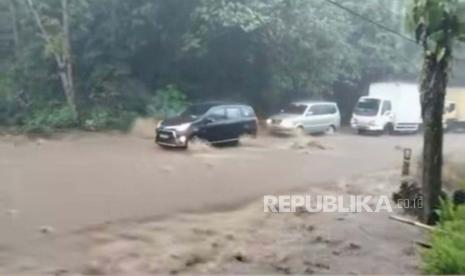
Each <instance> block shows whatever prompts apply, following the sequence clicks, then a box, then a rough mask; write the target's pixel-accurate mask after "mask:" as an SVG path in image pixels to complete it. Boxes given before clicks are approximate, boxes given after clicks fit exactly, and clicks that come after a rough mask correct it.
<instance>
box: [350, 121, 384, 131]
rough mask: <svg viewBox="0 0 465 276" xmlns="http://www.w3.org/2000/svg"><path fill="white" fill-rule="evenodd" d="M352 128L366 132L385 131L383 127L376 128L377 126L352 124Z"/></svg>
mask: <svg viewBox="0 0 465 276" xmlns="http://www.w3.org/2000/svg"><path fill="white" fill-rule="evenodd" d="M351 126H352V128H353V129H355V130H365V131H382V130H383V127H382V126H376V125H365V124H356V123H352V124H351Z"/></svg>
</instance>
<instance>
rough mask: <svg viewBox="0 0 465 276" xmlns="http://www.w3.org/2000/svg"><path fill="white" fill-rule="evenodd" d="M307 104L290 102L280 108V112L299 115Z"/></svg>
mask: <svg viewBox="0 0 465 276" xmlns="http://www.w3.org/2000/svg"><path fill="white" fill-rule="evenodd" d="M306 109H307V106H306V105H304V104H290V105H288V106H286V107H285V108H283V109H282V110H281V112H282V113H287V114H298V115H301V114H303V113H304V112H305V110H306Z"/></svg>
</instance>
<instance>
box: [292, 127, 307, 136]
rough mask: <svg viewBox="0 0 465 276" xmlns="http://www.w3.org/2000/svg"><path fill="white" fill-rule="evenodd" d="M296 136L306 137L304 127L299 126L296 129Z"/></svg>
mask: <svg viewBox="0 0 465 276" xmlns="http://www.w3.org/2000/svg"><path fill="white" fill-rule="evenodd" d="M295 134H296V135H297V136H305V135H306V134H307V133H305V129H304V127H303V126H299V127H297V128H296V129H295Z"/></svg>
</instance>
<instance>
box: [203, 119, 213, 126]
mask: <svg viewBox="0 0 465 276" xmlns="http://www.w3.org/2000/svg"><path fill="white" fill-rule="evenodd" d="M214 121H215V119H213V117H207V118H205V120H204V123H205V124H206V125H208V124H211V123H213V122H214Z"/></svg>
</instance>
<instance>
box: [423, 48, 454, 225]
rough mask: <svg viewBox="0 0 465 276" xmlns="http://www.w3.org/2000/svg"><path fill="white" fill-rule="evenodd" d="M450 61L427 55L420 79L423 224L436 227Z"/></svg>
mask: <svg viewBox="0 0 465 276" xmlns="http://www.w3.org/2000/svg"><path fill="white" fill-rule="evenodd" d="M447 66H448V64H447V61H446V59H443V60H442V61H439V62H438V61H437V60H436V55H433V54H425V57H424V64H423V72H422V79H421V104H422V116H423V122H424V131H425V132H424V145H423V175H422V183H423V196H424V199H423V202H424V213H423V218H422V219H423V221H424V222H425V223H428V224H434V223H435V222H436V221H437V215H436V213H435V210H436V209H437V208H438V207H439V198H440V194H441V186H442V183H441V179H442V147H443V124H442V116H443V111H444V99H445V95H446V87H447V81H448V76H447Z"/></svg>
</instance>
